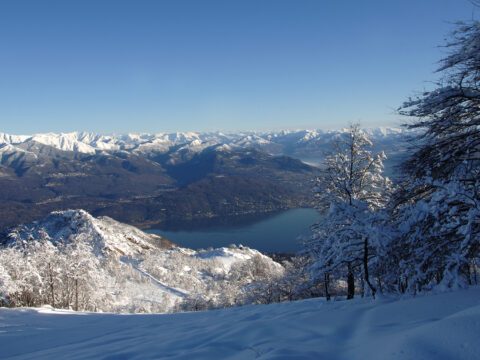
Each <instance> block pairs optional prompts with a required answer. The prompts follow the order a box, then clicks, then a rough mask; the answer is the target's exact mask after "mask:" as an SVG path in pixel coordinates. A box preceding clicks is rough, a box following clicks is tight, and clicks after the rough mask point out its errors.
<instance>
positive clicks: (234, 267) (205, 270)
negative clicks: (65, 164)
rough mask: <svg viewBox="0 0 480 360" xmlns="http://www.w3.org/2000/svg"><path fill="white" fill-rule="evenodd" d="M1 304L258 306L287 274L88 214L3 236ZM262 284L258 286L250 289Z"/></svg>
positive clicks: (53, 218) (236, 251)
mask: <svg viewBox="0 0 480 360" xmlns="http://www.w3.org/2000/svg"><path fill="white" fill-rule="evenodd" d="M0 245H1V246H0V306H13V307H18V306H41V305H43V304H51V305H52V306H54V307H58V308H63V309H69V308H75V309H78V310H88V311H110V312H121V313H138V312H142V313H150V312H172V311H189V310H199V309H212V308H218V307H226V306H234V305H239V304H247V303H253V302H255V301H256V300H257V298H258V296H257V293H256V292H255V291H256V289H257V288H258V289H259V290H258V294H259V295H261V294H260V293H261V286H262V284H264V283H265V282H266V281H267V280H271V281H274V280H275V279H277V278H279V277H281V276H282V275H283V273H284V268H283V267H282V265H280V264H279V263H276V262H274V261H273V260H272V259H271V258H269V257H267V256H265V255H263V254H261V253H260V252H258V251H257V250H254V249H250V248H248V247H243V246H241V245H239V246H235V245H232V246H230V247H229V248H228V249H227V248H218V249H209V250H203V251H194V250H190V249H186V248H180V247H177V246H176V244H174V243H172V242H171V241H169V240H168V239H165V238H163V237H160V236H157V235H154V234H147V233H144V232H142V231H141V230H139V229H137V228H135V227H133V226H130V225H126V224H122V223H119V222H117V221H115V220H113V219H111V218H108V217H99V218H95V217H93V216H91V215H90V214H88V213H87V212H86V211H84V210H68V211H56V212H52V213H50V214H49V215H47V216H46V217H44V218H42V219H40V220H38V221H36V222H33V223H30V224H24V225H19V226H16V227H14V228H11V229H9V230H8V231H7V232H5V233H4V234H0ZM252 284H257V285H256V287H254V288H249V286H251V285H252Z"/></svg>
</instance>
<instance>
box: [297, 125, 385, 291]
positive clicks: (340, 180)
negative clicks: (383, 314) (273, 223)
mask: <svg viewBox="0 0 480 360" xmlns="http://www.w3.org/2000/svg"><path fill="white" fill-rule="evenodd" d="M371 146H372V143H371V142H370V140H369V139H368V138H367V136H366V135H365V133H364V132H363V131H361V129H360V127H359V125H358V124H353V125H351V126H350V128H349V130H348V131H347V132H345V133H344V134H342V136H341V137H340V138H339V139H338V140H337V141H336V142H335V143H334V151H333V154H332V155H330V156H328V157H327V158H326V159H325V162H324V169H323V172H322V175H321V176H320V177H319V178H318V179H317V189H318V190H317V193H316V198H317V200H318V207H319V208H320V209H321V210H323V211H324V217H323V218H322V220H321V222H319V223H317V224H316V225H314V227H313V230H314V235H313V237H312V238H311V239H310V240H309V241H307V242H306V246H307V250H308V252H309V253H310V255H311V256H312V257H313V259H314V263H313V266H312V269H314V271H316V272H317V273H318V274H324V275H325V274H326V276H325V281H326V289H328V276H329V274H331V273H333V274H344V273H346V275H347V284H348V291H347V297H348V298H349V299H351V298H353V297H354V294H355V278H356V277H358V275H360V274H361V277H362V279H363V280H364V281H365V282H366V283H367V284H368V288H369V289H370V291H371V292H372V294H373V295H374V294H375V291H376V288H375V286H374V285H373V283H372V282H371V279H370V273H369V267H370V265H371V263H372V261H373V260H374V259H375V258H376V249H377V247H378V246H377V240H378V236H377V231H376V228H377V223H378V222H379V218H378V216H377V212H378V210H379V209H380V208H381V207H382V206H383V205H384V204H385V202H386V200H387V198H386V190H387V189H388V187H389V180H388V179H387V178H385V177H383V175H382V171H383V162H382V161H383V159H385V154H384V153H381V154H378V155H376V156H374V155H373V154H372V152H371V150H370V147H371ZM359 270H360V271H359ZM356 273H358V274H356ZM356 275H357V276H356ZM326 292H327V293H328V291H326Z"/></svg>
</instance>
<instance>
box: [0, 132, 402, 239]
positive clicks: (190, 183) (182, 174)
mask: <svg viewBox="0 0 480 360" xmlns="http://www.w3.org/2000/svg"><path fill="white" fill-rule="evenodd" d="M365 131H366V132H367V133H368V134H369V136H370V137H371V139H372V141H373V143H374V144H375V151H385V152H386V153H387V156H388V157H389V158H388V159H387V162H386V166H387V168H386V171H387V173H388V174H389V175H393V174H394V173H395V171H394V166H395V165H396V164H398V162H399V161H400V160H401V158H402V157H403V156H404V155H405V152H406V151H407V147H406V142H405V140H406V137H408V135H409V132H407V131H404V130H398V129H388V128H381V129H371V130H365ZM342 133H343V130H341V131H320V130H298V131H279V132H265V133H257V132H239V133H230V134H224V133H220V132H216V133H193V132H188V133H173V134H164V133H160V134H127V135H108V136H107V135H99V134H92V133H67V134H54V133H48V134H36V135H9V134H3V133H0V230H1V229H5V228H6V227H9V226H13V225H17V224H19V223H23V222H29V221H33V220H35V219H38V218H41V217H42V216H45V215H47V214H48V213H49V212H51V211H55V210H66V209H70V208H82V209H86V210H87V211H89V212H91V213H93V214H97V215H106V216H110V217H113V218H115V219H117V220H121V221H123V222H127V223H129V224H132V225H136V226H148V225H150V224H155V223H162V222H165V221H170V222H172V221H173V222H178V221H185V220H186V219H189V218H191V219H197V218H201V217H204V218H210V217H224V216H237V215H242V214H252V213H265V212H275V211H279V210H284V209H289V208H295V207H308V206H311V198H312V187H313V186H312V184H313V179H315V177H316V176H317V175H318V173H319V170H318V169H317V168H315V167H314V166H317V165H319V164H321V161H322V159H323V158H324V157H325V155H326V154H328V152H329V151H330V149H331V144H332V141H335V139H337V138H338V136H339V135H340V134H342ZM307 163H308V164H311V165H314V166H310V165H307ZM219 176H221V177H223V178H224V180H223V181H222V182H221V183H219V182H220V181H219V180H213V181H214V182H215V184H212V179H215V178H218V177H219ZM241 178H243V179H241ZM212 185H214V186H212ZM219 186H221V189H222V192H223V194H222V196H218V194H216V192H217V190H218V189H219ZM194 188H196V189H198V190H199V191H200V193H201V195H200V196H199V197H197V196H195V194H194V193H193V192H192V191H191V190H192V189H194ZM266 189H268V191H265V190H266ZM243 195H246V197H244V196H243ZM252 198H254V199H256V200H257V201H255V202H254V203H252V202H251V201H250V200H251V199H252ZM179 203H180V204H189V209H185V211H186V213H187V215H185V213H184V211H183V210H184V209H182V211H179V208H178V204H179ZM172 204H173V205H172Z"/></svg>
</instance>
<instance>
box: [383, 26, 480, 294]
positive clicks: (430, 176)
mask: <svg viewBox="0 0 480 360" xmlns="http://www.w3.org/2000/svg"><path fill="white" fill-rule="evenodd" d="M447 49H449V50H450V53H449V54H448V56H446V57H445V58H444V59H443V60H442V61H441V63H440V64H441V66H440V67H439V69H438V72H439V73H441V74H442V75H443V76H442V79H441V81H440V82H439V83H438V84H437V88H436V89H434V90H432V91H428V92H425V93H423V94H422V95H420V96H418V97H416V98H414V99H409V100H408V101H407V102H405V103H404V104H403V106H402V107H401V108H400V113H401V114H403V115H407V116H410V117H412V118H413V119H414V120H413V122H412V123H410V124H409V125H407V126H408V127H409V128H412V129H418V130H420V131H421V132H420V135H419V136H418V138H417V139H416V142H415V149H416V150H415V152H414V153H413V155H412V156H411V157H410V159H409V160H408V161H406V162H405V163H404V166H403V168H404V170H405V172H406V175H407V178H406V180H405V182H404V184H403V186H402V188H401V191H399V192H398V193H397V194H396V196H395V209H394V211H393V217H394V220H395V222H396V224H397V226H398V229H399V236H398V239H397V244H394V245H396V247H397V248H398V249H399V251H400V252H399V253H398V254H397V255H396V256H399V259H398V262H399V263H400V264H401V266H400V268H399V269H398V274H397V275H399V276H400V277H401V278H402V279H403V280H402V281H404V282H405V283H404V284H403V285H402V287H404V288H405V287H409V288H410V289H411V290H413V291H415V290H421V289H422V288H425V287H431V286H432V285H434V284H438V283H442V284H444V285H446V286H449V287H451V286H456V285H461V284H462V282H465V281H466V282H468V281H469V280H470V274H469V269H470V268H471V266H470V264H471V263H472V262H473V261H475V258H477V257H478V256H479V249H480V197H479V190H480V23H479V22H476V21H474V22H471V23H469V24H464V23H460V24H458V26H457V29H456V30H455V31H454V32H453V35H452V40H451V41H450V42H449V43H447ZM394 255H395V254H392V256H394Z"/></svg>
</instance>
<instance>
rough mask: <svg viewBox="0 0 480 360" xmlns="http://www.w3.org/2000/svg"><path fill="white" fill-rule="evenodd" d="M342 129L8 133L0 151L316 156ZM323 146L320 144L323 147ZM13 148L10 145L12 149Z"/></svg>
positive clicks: (376, 131)
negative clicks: (34, 147)
mask: <svg viewBox="0 0 480 360" xmlns="http://www.w3.org/2000/svg"><path fill="white" fill-rule="evenodd" d="M344 131H345V130H337V131H334V130H330V131H323V130H283V131H275V132H237V133H222V132H177V133H169V134H168V133H158V134H123V135H99V134H94V133H87V132H72V133H59V134H57V133H45V134H35V135H10V134H5V133H0V152H2V153H3V152H5V151H11V150H12V149H13V148H16V147H17V146H18V145H20V144H28V143H31V142H36V143H40V144H43V145H47V146H51V147H53V148H55V149H58V150H63V151H74V152H80V153H84V154H95V153H98V152H102V151H106V152H113V151H127V152H132V153H138V154H146V153H150V152H157V153H166V152H168V151H169V150H171V149H172V148H174V147H175V148H176V151H184V152H193V153H195V152H200V151H202V150H204V149H205V148H207V147H212V146H218V147H219V149H221V150H230V149H236V148H249V147H254V148H258V149H261V150H264V151H266V152H268V153H270V154H273V155H289V156H294V157H298V158H301V157H302V156H303V157H311V158H313V157H314V156H315V155H318V154H317V152H318V151H319V150H325V149H321V148H323V147H324V145H325V143H326V142H329V140H331V139H332V138H334V137H335V136H337V135H338V134H340V133H342V132H344ZM364 131H365V132H366V133H367V134H368V136H369V137H370V138H371V139H372V140H373V142H374V143H378V142H381V143H382V144H384V143H385V141H390V142H397V141H399V139H400V138H402V137H403V136H404V135H405V134H407V133H409V132H408V131H407V130H404V129H398V128H387V127H380V128H372V129H364ZM322 145H323V146H322ZM12 147H13V148H12Z"/></svg>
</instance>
